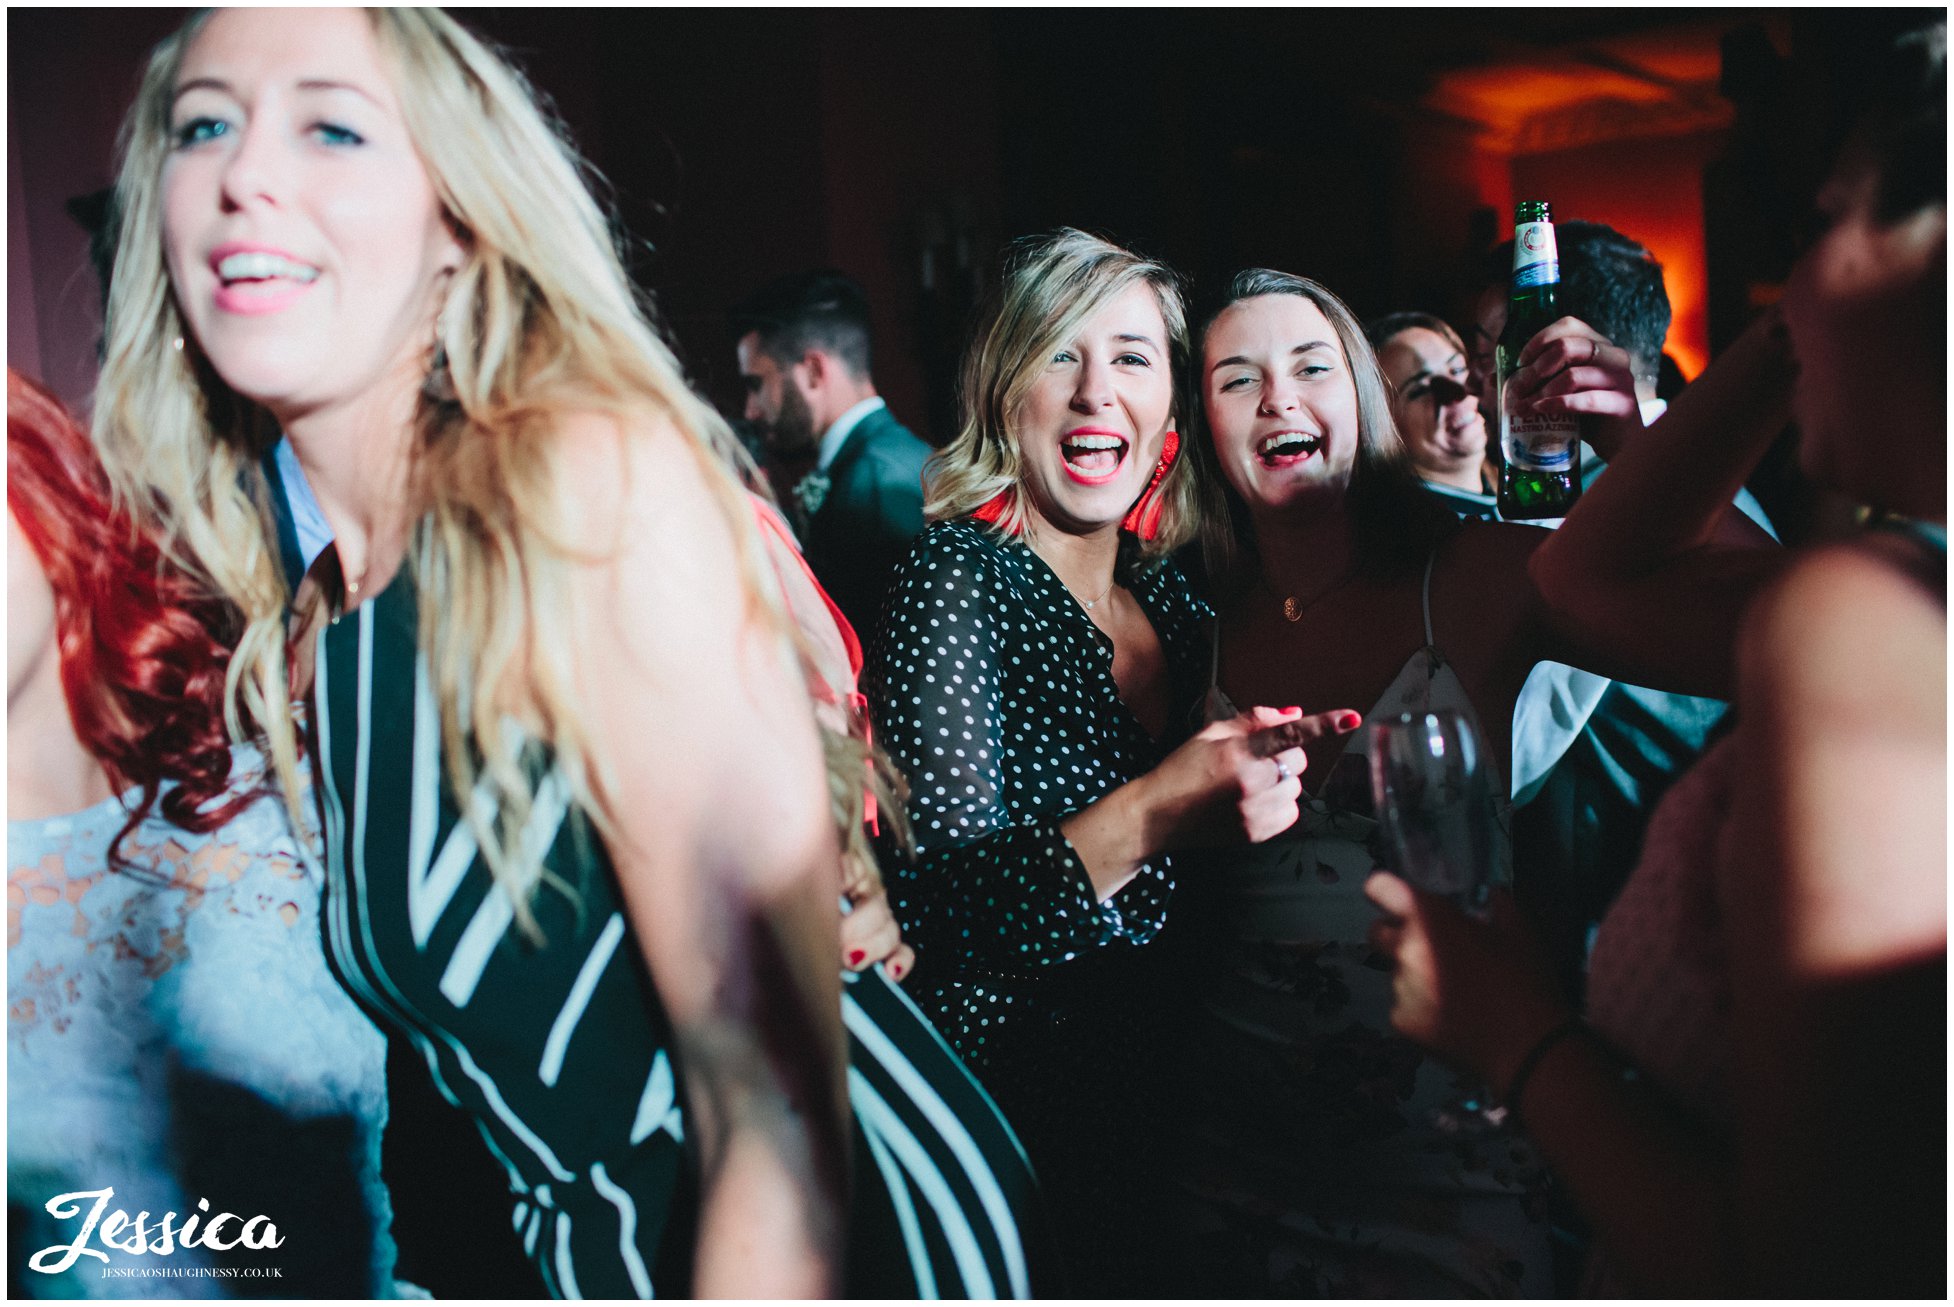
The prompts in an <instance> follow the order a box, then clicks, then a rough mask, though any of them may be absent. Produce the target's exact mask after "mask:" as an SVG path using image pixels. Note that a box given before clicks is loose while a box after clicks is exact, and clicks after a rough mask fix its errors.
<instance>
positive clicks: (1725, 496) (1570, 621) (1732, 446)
mask: <svg viewBox="0 0 1954 1307" xmlns="http://www.w3.org/2000/svg"><path fill="white" fill-rule="evenodd" d="M1556 325H1559V324H1556ZM1546 337H1547V333H1542V337H1537V338H1536V339H1535V341H1534V342H1530V343H1529V345H1528V351H1527V352H1526V353H1523V354H1522V358H1523V359H1524V360H1526V367H1525V368H1523V369H1522V372H1521V373H1520V374H1516V376H1518V377H1521V378H1522V380H1521V381H1520V382H1518V383H1516V384H1519V385H1521V386H1522V388H1523V389H1524V388H1527V387H1538V388H1539V391H1540V393H1541V394H1542V395H1545V394H1547V393H1549V391H1550V390H1551V389H1552V387H1554V386H1556V385H1559V384H1563V383H1562V382H1558V381H1553V380H1549V378H1552V377H1553V375H1554V369H1555V368H1556V367H1557V366H1560V365H1561V364H1563V363H1564V362H1565V361H1566V359H1567V357H1568V355H1569V354H1570V353H1573V354H1578V353H1580V352H1581V351H1582V350H1583V349H1584V348H1585V345H1584V344H1582V343H1580V342H1579V341H1578V340H1576V339H1574V338H1572V337H1570V336H1568V335H1566V334H1565V333H1564V334H1563V335H1562V336H1561V337H1557V338H1554V339H1551V340H1550V339H1546ZM1792 375H1793V368H1792V364H1791V359H1790V353H1789V346H1788V344H1787V342H1786V341H1785V339H1784V336H1783V331H1782V328H1781V326H1780V325H1779V324H1778V321H1777V319H1776V318H1775V317H1767V318H1764V319H1761V320H1760V321H1759V322H1758V323H1756V324H1755V325H1753V326H1752V327H1751V329H1750V330H1748V331H1746V332H1745V333H1744V335H1743V336H1742V337H1740V338H1739V339H1738V341H1737V342H1736V343H1735V344H1733V345H1732V346H1731V347H1730V348H1729V349H1728V350H1726V351H1725V352H1724V353H1723V355H1722V356H1720V357H1719V358H1718V359H1717V360H1716V362H1715V363H1714V364H1712V365H1711V367H1710V368H1709V369H1708V370H1707V371H1705V372H1704V373H1703V375H1702V376H1701V377H1700V378H1698V379H1697V381H1696V382H1695V383H1694V384H1693V385H1691V386H1690V388H1689V389H1688V390H1686V391H1684V392H1683V393H1682V395H1680V396H1679V397H1678V398H1677V400H1676V402H1675V404H1674V405H1673V406H1672V407H1671V408H1670V410H1669V411H1668V412H1667V413H1666V414H1664V415H1663V417H1662V418H1661V419H1659V420H1658V421H1657V422H1656V423H1655V425H1654V426H1651V427H1650V428H1648V430H1647V431H1645V432H1642V433H1640V434H1639V435H1636V436H1634V437H1633V439H1630V440H1628V441H1627V442H1625V443H1624V444H1623V446H1622V447H1621V448H1620V450H1619V453H1618V455H1617V457H1616V458H1615V460H1614V461H1613V462H1611V463H1610V464H1609V467H1608V474H1607V475H1606V476H1604V477H1601V478H1600V479H1599V480H1598V481H1596V482H1595V484H1594V487H1593V489H1591V490H1590V491H1589V492H1588V493H1587V494H1586V495H1584V496H1582V499H1581V502H1580V503H1579V504H1577V505H1576V506H1575V508H1574V511H1573V512H1572V513H1571V514H1569V515H1568V519H1567V522H1566V523H1565V524H1564V525H1563V526H1562V527H1561V529H1560V530H1559V531H1556V532H1555V533H1554V536H1553V538H1552V539H1551V540H1550V541H1548V542H1547V543H1545V544H1544V545H1542V546H1541V548H1540V549H1539V551H1538V552H1537V553H1536V554H1535V555H1534V557H1533V562H1532V565H1531V572H1532V576H1533V580H1534V583H1535V584H1536V585H1537V586H1538V587H1539V590H1540V593H1541V595H1542V597H1543V598H1544V599H1545V601H1546V603H1547V606H1548V609H1549V611H1550V612H1551V613H1552V614H1553V615H1554V617H1555V620H1556V621H1557V622H1558V623H1559V624H1560V625H1561V626H1562V627H1563V629H1564V630H1565V631H1566V632H1567V633H1568V635H1569V636H1570V637H1571V638H1573V639H1574V640H1575V641H1576V642H1577V643H1579V644H1581V645H1583V646H1587V647H1598V648H1606V649H1610V650H1612V651H1613V652H1614V656H1615V657H1616V658H1618V659H1619V660H1621V662H1623V663H1624V664H1627V665H1629V666H1631V667H1633V668H1634V669H1635V674H1633V675H1630V676H1628V677H1626V678H1625V679H1629V680H1633V681H1635V682H1636V683H1638V684H1643V685H1652V686H1657V687H1660V688H1664V689H1673V690H1680V691H1686V692H1691V693H1698V694H1708V695H1712V696H1714V697H1716V698H1722V699H1727V698H1729V697H1731V694H1732V692H1733V689H1734V683H1735V667H1734V661H1733V652H1732V651H1733V650H1734V648H1735V643H1736V632H1737V622H1738V620H1739V618H1740V617H1741V614H1742V612H1743V607H1744V604H1745V603H1746V602H1747V601H1748V600H1749V599H1750V598H1751V597H1752V596H1753V595H1754V594H1755V593H1756V592H1757V590H1758V588H1759V587H1760V586H1761V585H1762V584H1763V582H1764V581H1765V580H1767V579H1768V578H1769V577H1770V576H1771V575H1773V574H1775V572H1776V571H1777V570H1778V569H1779V568H1780V567H1781V566H1782V565H1783V558H1784V555H1783V553H1782V552H1781V551H1779V550H1777V549H1776V548H1775V547H1773V546H1771V542H1770V540H1769V538H1768V537H1767V536H1765V534H1764V533H1763V532H1762V531H1760V530H1758V529H1757V528H1756V526H1755V525H1754V524H1752V523H1751V522H1749V521H1748V519H1746V518H1744V517H1743V515H1742V514H1741V513H1740V512H1738V511H1737V510H1735V509H1734V508H1732V506H1731V501H1732V499H1733V498H1734V497H1735V496H1736V493H1737V491H1738V489H1739V488H1740V487H1741V486H1742V485H1743V480H1744V477H1745V476H1747V475H1748V474H1749V472H1750V471H1751V469H1752V468H1753V467H1755V466H1756V464H1757V462H1758V460H1759V459H1760V458H1762V457H1763V455H1764V452H1765V451H1766V450H1767V449H1768V448H1769V447H1770V444H1771V442H1772V440H1773V439H1775V438H1776V436H1777V435H1778V433H1779V432H1780V431H1782V430H1783V428H1784V425H1785V423H1786V421H1787V420H1788V417H1789V404H1790V396H1791V379H1792ZM1543 382H1544V384H1543Z"/></svg>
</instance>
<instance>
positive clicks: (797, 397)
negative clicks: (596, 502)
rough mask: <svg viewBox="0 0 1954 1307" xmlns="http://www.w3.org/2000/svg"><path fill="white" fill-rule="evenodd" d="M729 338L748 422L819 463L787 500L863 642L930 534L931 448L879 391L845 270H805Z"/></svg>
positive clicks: (859, 306)
mask: <svg viewBox="0 0 1954 1307" xmlns="http://www.w3.org/2000/svg"><path fill="white" fill-rule="evenodd" d="M733 335H734V339H735V341H736V345H735V348H736V350H737V351H738V354H739V365H740V377H741V379H742V380H743V381H744V382H745V383H746V420H747V421H749V422H751V423H753V424H754V425H755V426H756V427H758V428H759V430H760V432H761V437H762V440H763V442H764V445H765V448H766V450H767V452H768V455H769V457H770V458H773V459H778V460H780V461H782V462H792V461H793V460H794V459H796V458H797V457H798V458H799V459H802V460H807V461H810V462H811V465H812V466H811V470H810V471H809V472H808V473H807V474H806V475H805V476H803V477H801V478H800V479H799V480H798V481H797V482H795V483H794V484H793V487H792V490H791V491H790V493H789V494H788V495H787V496H786V499H787V508H788V511H789V513H790V514H791V515H792V516H793V518H794V525H795V529H796V530H797V531H798V533H799V535H800V538H801V546H802V549H803V550H804V551H805V553H806V554H807V562H808V566H810V567H812V568H813V569H814V575H815V576H816V577H818V578H819V579H820V581H821V584H822V585H823V586H825V587H827V590H828V593H829V594H830V595H831V596H833V598H834V601H835V603H836V604H837V605H839V606H840V608H841V611H842V612H843V613H844V614H845V615H846V616H847V618H848V620H849V621H850V622H852V623H853V624H854V626H855V629H856V630H857V631H858V632H859V633H860V634H861V636H862V639H863V642H864V643H866V642H867V640H868V639H869V637H870V636H871V635H872V634H873V633H874V629H875V624H876V622H877V621H878V620H879V619H880V617H881V612H882V597H883V594H884V593H885V592H886V591H887V590H888V587H889V579H890V575H891V573H892V572H893V571H894V569H895V566H896V564H897V563H898V562H900V561H901V560H902V558H903V557H904V556H905V555H906V554H907V553H908V552H909V543H910V541H911V540H913V539H914V538H915V537H916V534H917V533H918V532H920V531H921V530H922V529H923V460H924V459H926V458H928V457H929V453H930V448H929V446H928V445H926V444H924V443H923V442H922V441H921V440H919V439H917V438H916V436H915V435H914V434H912V433H911V432H910V430H909V429H908V428H907V427H905V426H903V425H902V423H900V422H898V421H896V419H895V416H894V415H893V414H892V413H890V412H889V409H888V406H887V405H886V404H884V403H883V402H882V398H881V396H879V395H878V394H876V392H875V381H874V379H873V377H872V376H871V374H870V370H869V369H870V357H869V345H870V337H869V315H868V299H867V297H866V296H865V295H864V294H863V293H862V288H861V287H860V286H859V285H858V284H856V283H855V282H854V281H853V280H851V279H850V278H848V277H846V276H844V275H842V274H841V273H839V272H832V271H823V272H808V273H800V274H797V275H795V276H792V277H785V278H782V279H781V280H779V281H776V282H774V283H772V284H771V285H769V286H767V287H766V288H765V289H763V290H761V291H760V292H759V293H758V294H757V295H755V296H753V298H751V299H749V300H747V301H746V302H745V303H744V304H742V305H740V306H739V307H738V308H737V309H735V310H734V311H733Z"/></svg>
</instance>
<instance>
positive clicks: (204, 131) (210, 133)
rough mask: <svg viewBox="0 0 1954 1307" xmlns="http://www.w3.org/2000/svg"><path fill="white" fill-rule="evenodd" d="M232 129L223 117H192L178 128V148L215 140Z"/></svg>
mask: <svg viewBox="0 0 1954 1307" xmlns="http://www.w3.org/2000/svg"><path fill="white" fill-rule="evenodd" d="M230 130H231V125H230V124H229V123H227V122H225V121H224V120H223V119H222V118H192V119H190V120H189V121H188V122H186V123H184V124H183V125H182V126H180V127H178V128H177V129H176V144H177V148H178V149H182V148H183V147H185V146H190V145H201V144H202V143H203V142H205V141H210V140H215V139H216V138H218V137H219V136H222V135H224V134H225V133H226V132H228V131H230Z"/></svg>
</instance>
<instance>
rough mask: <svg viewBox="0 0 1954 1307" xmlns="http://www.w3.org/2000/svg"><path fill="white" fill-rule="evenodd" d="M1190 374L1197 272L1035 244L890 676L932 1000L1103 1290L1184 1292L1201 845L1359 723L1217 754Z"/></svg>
mask: <svg viewBox="0 0 1954 1307" xmlns="http://www.w3.org/2000/svg"><path fill="white" fill-rule="evenodd" d="M1186 358H1187V328H1186V320H1185V314H1184V312H1183V309H1182V305H1181V298H1180V293H1179V290H1178V288H1177V286H1176V283H1175V278H1174V276H1173V274H1172V273H1171V272H1170V271H1169V270H1168V269H1167V268H1165V267H1164V266H1162V265H1161V264H1158V263H1155V262H1152V261H1150V260H1147V259H1143V258H1141V257H1140V256H1138V255H1136V254H1133V253H1131V252H1129V251H1127V250H1124V249H1121V248H1119V247H1118V246H1116V245H1112V244H1109V243H1108V242H1106V241H1103V240H1100V239H1098V238H1096V237H1093V236H1089V235H1087V234H1085V233H1083V232H1078V231H1071V230H1063V231H1060V232H1057V233H1056V234H1054V235H1052V236H1049V237H1045V238H1042V239H1038V240H1034V241H1030V242H1027V243H1026V244H1024V245H1023V246H1021V247H1020V248H1019V249H1018V250H1017V251H1016V252H1015V254H1014V256H1013V258H1012V260H1011V263H1010V265H1009V267H1008V268H1007V270H1006V274H1005V278H1004V281H1003V285H1002V288H1001V291H1000V294H999V296H998V299H997V302H996V304H995V305H994V306H993V309H992V311H991V312H990V313H989V315H988V316H987V317H986V319H985V320H984V322H983V323H982V325H981V327H980V329H979V331H978V334H977V336H976V339H975V341H974V343H973V344H972V346H971V348H970V352H969V354H968V355H967V356H966V358H965V361H964V370H963V403H964V426H963V430H962V432H961V434H960V435H959V436H958V437H957V439H956V440H955V441H954V442H952V443H951V445H950V446H949V447H948V448H946V449H945V450H944V451H943V453H942V454H941V455H940V457H939V458H938V459H937V460H936V462H935V465H934V467H933V468H932V469H931V471H930V473H929V474H928V491H929V493H928V500H929V502H928V505H927V507H926V509H925V512H926V515H927V516H928V517H930V518H931V519H932V520H933V522H934V525H932V526H930V527H929V528H927V529H926V530H925V531H924V533H923V535H922V537H921V538H920V539H919V541H918V542H917V544H916V546H915V548H914V550H913V551H912V552H911V554H910V556H909V558H908V560H907V561H906V562H905V563H904V564H903V565H902V566H901V567H900V568H898V570H897V572H896V576H895V580H894V583H893V586H892V591H891V595H890V598H889V601H888V608H887V610H886V613H885V616H884V621H883V627H882V631H881V635H880V639H879V641H878V643H877V646H876V649H875V652H874V656H873V658H872V659H871V671H870V690H869V693H870V700H871V705H872V708H873V710H874V713H875V718H876V725H877V729H878V730H879V732H880V734H881V738H882V740H883V742H884V743H885V744H886V746H887V747H888V749H889V752H890V754H891V755H892V756H893V757H894V759H895V760H896V762H897V764H898V766H900V767H901V768H902V770H903V771H904V773H905V774H906V775H907V777H908V778H909V784H910V794H911V799H910V809H909V815H910V822H911V826H912V829H913V830H914V833H915V839H916V846H917V850H918V856H917V858H916V859H915V861H914V862H913V864H911V865H909V866H907V867H905V868H904V869H903V870H902V872H901V873H900V876H899V878H898V882H897V885H896V889H895V896H896V907H897V915H898V916H899V917H900V918H901V920H902V923H903V927H904V931H905V934H906V935H908V937H909V938H910V939H911V941H912V942H913V943H914V944H915V945H916V948H917V950H918V955H919V960H918V963H917V967H918V970H917V980H916V984H917V985H918V986H920V990H919V994H918V998H919V1001H920V1002H921V1003H922V1004H923V1006H924V1008H925V1010H926V1011H928V1012H929V1013H930V1014H931V1016H933V1017H934V1018H935V1019H936V1021H937V1024H938V1028H939V1029H941V1030H942V1031H943V1032H944V1033H945V1034H946V1035H947V1036H948V1037H949V1039H950V1042H951V1043H952V1044H953V1045H954V1046H955V1047H956V1048H957V1050H958V1051H959V1052H961V1053H962V1054H963V1055H964V1057H965V1058H967V1059H968V1060H969V1061H970V1062H971V1063H972V1064H973V1066H975V1067H976V1068H977V1070H978V1074H979V1076H980V1077H981V1078H982V1079H983V1081H984V1083H985V1085H986V1086H987V1087H989V1088H990V1089H991V1091H992V1092H993V1093H995V1094H996V1095H997V1096H998V1098H999V1101H1000V1102H1001V1103H1003V1104H1004V1106H1005V1109H1006V1111H1007V1113H1008V1114H1010V1115H1011V1117H1012V1119H1013V1121H1014V1122H1015V1123H1016V1124H1017V1125H1018V1126H1019V1129H1020V1131H1021V1132H1022V1133H1023V1135H1024V1138H1025V1140H1026V1144H1027V1147H1028V1149H1029V1150H1030V1152H1031V1156H1032V1160H1033V1162H1034V1164H1035V1165H1036V1166H1037V1167H1038V1169H1039V1175H1040V1178H1041V1180H1042V1182H1043V1183H1044V1186H1045V1188H1046V1192H1047V1194H1048V1196H1049V1197H1050V1199H1051V1208H1052V1212H1053V1219H1054V1223H1055V1226H1056V1227H1057V1229H1058V1230H1059V1232H1060V1237H1061V1240H1062V1242H1063V1245H1064V1250H1065V1252H1066V1253H1067V1254H1068V1261H1069V1263H1070V1266H1071V1269H1072V1272H1073V1288H1074V1290H1075V1291H1077V1292H1079V1293H1082V1294H1086V1295H1097V1294H1125V1293H1151V1292H1154V1291H1156V1290H1157V1287H1158V1283H1159V1281H1158V1271H1159V1269H1160V1268H1159V1266H1158V1263H1157V1261H1156V1259H1157V1258H1158V1257H1159V1256H1160V1254H1161V1251H1162V1249H1163V1247H1164V1245H1163V1243H1162V1241H1161V1240H1160V1239H1159V1237H1158V1234H1157V1232H1156V1231H1154V1230H1153V1229H1152V1228H1151V1227H1150V1226H1149V1224H1148V1221H1149V1216H1148V1213H1147V1212H1146V1210H1145V1205H1146V1200H1148V1199H1150V1198H1151V1197H1152V1196H1153V1195H1154V1194H1155V1193H1156V1192H1157V1190H1158V1183H1157V1180H1156V1179H1155V1178H1154V1177H1152V1176H1151V1173H1150V1172H1149V1171H1148V1170H1147V1169H1146V1167H1147V1165H1148V1163H1149V1161H1150V1159H1151V1158H1152V1156H1153V1155H1154V1152H1155V1145H1156V1144H1157V1142H1158V1124H1157V1116H1156V1114H1155V1111H1154V1105H1153V1104H1152V1103H1151V1101H1150V1095H1149V1093H1148V1090H1147V1085H1148V1083H1149V1081H1150V1079H1151V1073H1152V1070H1153V1065H1152V1064H1153V1061H1154V1051H1155V1050H1154V1044H1155V1040H1156V1038H1157V1036H1156V1035H1155V1034H1154V1033H1153V1024H1152V1023H1153V1022H1155V1021H1156V1020H1157V1019H1158V1018H1159V1017H1160V1015H1161V1008H1160V1001H1156V999H1154V998H1152V997H1149V995H1148V994H1147V992H1146V990H1147V982H1146V980H1145V973H1144V970H1143V967H1142V959H1143V956H1144V955H1143V954H1142V952H1141V949H1140V946H1142V945H1145V944H1147V943H1148V942H1149V941H1151V940H1152V939H1153V938H1154V937H1155V936H1156V934H1157V933H1158V932H1159V930H1160V928H1161V926H1162V923H1163V920H1164V915H1165V913H1166V910H1167V904H1168V899H1169V896H1170V894H1171V893H1172V891H1173V889H1174V870H1173V867H1174V864H1173V857H1172V855H1173V852H1174V851H1175V850H1177V849H1182V848H1186V847H1189V846H1192V845H1196V844H1201V843H1209V842H1225V841H1231V840H1232V841H1241V840H1258V839H1266V838H1268V837H1269V836H1270V835H1273V834H1275V833H1276V832H1277V831H1280V830H1281V829H1283V828H1284V827H1285V826H1287V825H1289V823H1291V822H1293V821H1294V820H1295V819H1296V794H1297V788H1298V786H1299V784H1300V781H1299V780H1298V775H1299V773H1300V772H1301V771H1302V767H1303V754H1302V750H1301V745H1302V743H1303V742H1304V741H1305V740H1306V739H1310V738H1314V737H1315V736H1316V735H1318V734H1327V733H1330V732H1332V731H1335V730H1344V729H1348V728H1349V727H1350V726H1354V725H1355V721H1354V719H1355V714H1324V715H1323V716H1321V717H1318V718H1313V719H1303V718H1302V717H1301V716H1300V713H1299V711H1298V710H1296V709H1283V710H1273V709H1256V710H1254V711H1253V712H1252V713H1250V714H1249V715H1247V716H1245V717H1242V718H1240V719H1238V720H1235V721H1231V722H1227V723H1221V724H1218V725H1216V726H1214V727H1210V728H1209V729H1208V730H1205V731H1202V732H1201V733H1199V734H1198V735H1196V736H1194V738H1192V739H1189V738H1188V736H1189V726H1188V723H1189V721H1190V719H1191V715H1192V713H1193V710H1194V709H1195V707H1196V706H1197V704H1198V701H1199V699H1200V694H1201V691H1202V689H1203V688H1204V686H1205V681H1204V670H1205V667H1206V651H1207V642H1206V639H1205V637H1204V635H1203V634H1202V632H1203V620H1204V618H1205V617H1206V616H1207V607H1206V605H1205V604H1204V603H1202V602H1201V601H1200V600H1199V599H1198V598H1196V597H1195V595H1194V594H1193V592H1192V591H1191V590H1190V588H1189V585H1188V582H1187V579H1186V577H1184V576H1183V575H1182V573H1181V571H1180V569H1179V568H1178V567H1177V566H1176V565H1175V564H1174V562H1173V560H1172V558H1171V554H1172V552H1173V550H1174V549H1175V548H1177V547H1178V546H1180V545H1181V544H1184V543H1185V542H1186V541H1187V540H1188V539H1189V538H1190V537H1191V536H1192V534H1193V532H1194V529H1195V524H1196V509H1197V488H1196V484H1195V482H1194V481H1193V479H1192V478H1191V477H1190V476H1189V474H1188V469H1187V467H1186V465H1185V464H1184V463H1183V462H1181V461H1180V460H1179V459H1178V458H1177V450H1178V448H1179V444H1180V437H1179V435H1178V433H1177V430H1176V429H1177V428H1178V427H1179V426H1180V425H1181V424H1182V423H1183V421H1184V420H1185V418H1186V416H1187V408H1186V404H1185V400H1184V396H1183V390H1182V386H1181V383H1180V378H1181V376H1182V373H1183V370H1184V368H1185V364H1186ZM1161 1001H1164V1000H1161Z"/></svg>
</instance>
